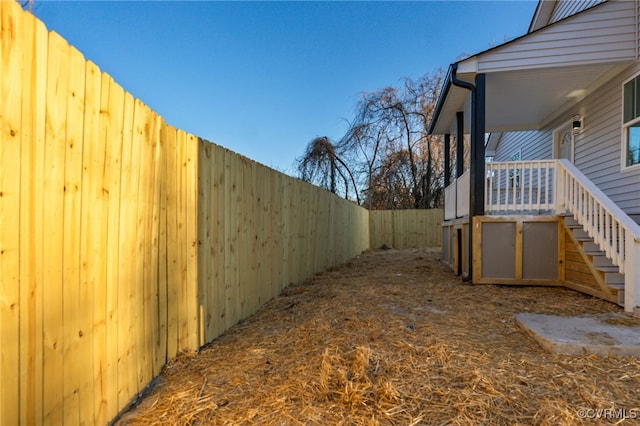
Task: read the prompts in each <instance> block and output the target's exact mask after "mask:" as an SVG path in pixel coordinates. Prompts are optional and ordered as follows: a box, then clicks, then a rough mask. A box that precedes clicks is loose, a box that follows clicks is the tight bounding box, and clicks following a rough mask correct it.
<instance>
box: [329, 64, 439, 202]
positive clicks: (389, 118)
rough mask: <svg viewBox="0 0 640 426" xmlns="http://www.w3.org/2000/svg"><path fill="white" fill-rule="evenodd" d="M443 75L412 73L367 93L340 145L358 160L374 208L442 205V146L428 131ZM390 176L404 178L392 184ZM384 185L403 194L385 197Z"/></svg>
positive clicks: (340, 147) (349, 156) (358, 167)
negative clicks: (411, 76)
mask: <svg viewBox="0 0 640 426" xmlns="http://www.w3.org/2000/svg"><path fill="white" fill-rule="evenodd" d="M441 80H442V72H441V71H440V70H438V71H436V72H434V73H433V74H431V75H425V76H423V77H420V78H419V79H417V80H412V79H409V78H407V79H405V80H404V82H403V85H402V86H401V87H399V88H394V87H385V88H383V89H380V90H378V91H376V92H372V93H365V94H363V95H362V98H361V100H360V102H359V103H358V105H357V108H356V118H355V119H354V121H353V122H352V123H351V126H350V128H349V130H348V131H347V133H346V134H345V136H344V137H343V138H342V140H341V141H340V142H339V144H338V146H339V149H340V150H341V151H343V152H345V153H350V155H347V157H348V158H349V159H350V162H352V163H354V164H358V166H354V167H353V169H354V170H356V171H357V174H358V175H359V181H360V182H361V188H362V192H363V195H364V197H365V204H366V205H367V206H368V207H369V208H370V209H375V208H431V207H436V206H438V205H439V204H441V202H442V191H441V190H440V188H441V186H442V184H443V178H444V176H443V175H442V172H441V169H442V158H443V156H444V155H443V152H442V148H443V147H442V143H441V141H440V138H439V137H434V136H429V135H427V127H428V124H429V120H430V119H431V116H432V114H433V110H434V108H435V102H436V101H437V97H438V91H439V89H440V83H441ZM394 167H396V168H397V170H396V171H394V170H393V168H394ZM362 175H364V176H362ZM391 176H396V177H402V178H401V179H397V180H394V181H393V184H390V182H391V181H390V180H389V179H390V177H391ZM382 190H384V191H398V194H396V195H392V194H388V195H385V196H381V195H380V191H382ZM407 197H409V198H407ZM383 200H387V201H386V202H387V203H388V204H386V205H385V203H384V202H383ZM394 200H395V201H394ZM398 200H402V202H399V201H398ZM408 200H410V201H408ZM400 206H403V207H400Z"/></svg>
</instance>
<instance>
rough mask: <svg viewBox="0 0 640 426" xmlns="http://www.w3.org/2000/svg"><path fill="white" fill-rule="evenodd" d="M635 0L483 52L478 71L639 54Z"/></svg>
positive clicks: (590, 61)
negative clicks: (486, 53)
mask: <svg viewBox="0 0 640 426" xmlns="http://www.w3.org/2000/svg"><path fill="white" fill-rule="evenodd" d="M634 8H635V4H634V2H627V1H622V2H612V3H607V4H604V5H601V6H599V7H597V8H594V9H592V10H588V11H585V12H584V13H581V14H579V15H576V16H572V17H571V18H569V19H566V20H564V21H562V22H561V23H557V24H555V25H551V26H549V27H545V28H542V29H540V30H538V31H537V32H534V33H531V34H529V35H527V36H526V37H525V38H522V39H521V40H518V41H517V42H515V43H508V44H506V45H505V46H503V47H498V48H497V49H494V50H492V51H491V54H490V55H485V56H483V55H480V57H479V58H478V71H479V72H485V71H497V70H512V69H518V68H536V67H538V68H541V67H553V66H568V65H581V64H593V63H598V62H609V61H623V60H630V59H634V58H635V57H636V45H637V43H636V38H637V37H636V36H637V34H636V26H637V23H636V15H635V10H634Z"/></svg>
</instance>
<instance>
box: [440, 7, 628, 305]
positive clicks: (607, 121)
mask: <svg viewBox="0 0 640 426" xmlns="http://www.w3.org/2000/svg"><path fill="white" fill-rule="evenodd" d="M639 16H640V3H639V1H638V0H635V1H633V0H632V1H629V0H613V1H595V0H584V1H577V0H557V1H550V0H540V2H539V3H538V6H537V8H536V11H535V14H534V16H533V19H532V22H531V25H530V28H529V31H528V33H527V34H526V35H523V36H522V37H519V38H517V39H515V40H512V41H510V42H508V43H505V44H502V45H499V46H497V47H494V48H492V49H489V50H486V51H484V52H480V53H478V54H475V55H473V56H470V57H468V58H466V59H463V60H461V61H459V62H456V63H454V64H452V65H451V66H450V67H449V71H448V75H447V78H446V79H445V83H444V86H443V87H442V90H441V94H440V98H439V100H438V104H437V107H436V111H435V113H434V118H433V120H432V122H431V125H430V129H429V131H430V133H432V134H442V135H445V143H446V144H447V145H448V144H452V143H454V140H455V141H458V140H459V141H463V135H464V134H470V139H471V142H470V144H471V147H470V152H471V169H470V170H468V171H464V170H463V169H462V167H461V164H457V167H455V168H456V179H455V180H452V181H451V182H447V184H448V186H447V189H446V192H445V222H444V224H443V227H444V259H445V261H446V262H448V263H449V264H450V265H451V267H452V268H454V270H455V271H456V272H457V273H461V274H463V275H465V276H466V277H467V278H468V279H470V280H472V281H473V282H474V283H508V284H538V285H540V284H543V285H562V286H566V287H570V288H574V289H576V290H580V291H583V292H586V293H589V294H592V295H595V296H598V297H602V298H604V299H606V300H610V301H612V302H614V303H619V304H620V305H622V306H624V308H625V310H626V311H629V312H632V311H634V310H635V311H636V312H639V309H640V226H639V225H638V222H640V58H639V50H640V43H639V37H640V19H639ZM459 152H461V151H459ZM459 157H461V155H458V158H459ZM489 159H490V161H489ZM448 166H449V165H448Z"/></svg>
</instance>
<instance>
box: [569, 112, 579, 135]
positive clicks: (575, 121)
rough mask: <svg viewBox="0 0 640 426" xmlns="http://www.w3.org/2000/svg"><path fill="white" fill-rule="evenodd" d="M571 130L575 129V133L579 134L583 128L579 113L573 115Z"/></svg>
mask: <svg viewBox="0 0 640 426" xmlns="http://www.w3.org/2000/svg"><path fill="white" fill-rule="evenodd" d="M571 130H573V134H574V135H577V134H578V133H580V130H582V120H580V116H579V115H578V114H576V115H574V116H573V119H572V121H571Z"/></svg>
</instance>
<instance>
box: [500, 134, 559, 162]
mask: <svg viewBox="0 0 640 426" xmlns="http://www.w3.org/2000/svg"><path fill="white" fill-rule="evenodd" d="M550 138H551V133H550V132H547V131H535V130H530V131H521V132H505V133H503V134H502V138H501V139H500V142H499V144H498V146H497V147H496V155H495V157H494V160H495V161H511V159H512V157H513V155H515V153H516V152H518V151H521V154H522V157H521V160H524V161H527V160H545V159H549V158H551V148H552V146H551V139H550Z"/></svg>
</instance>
